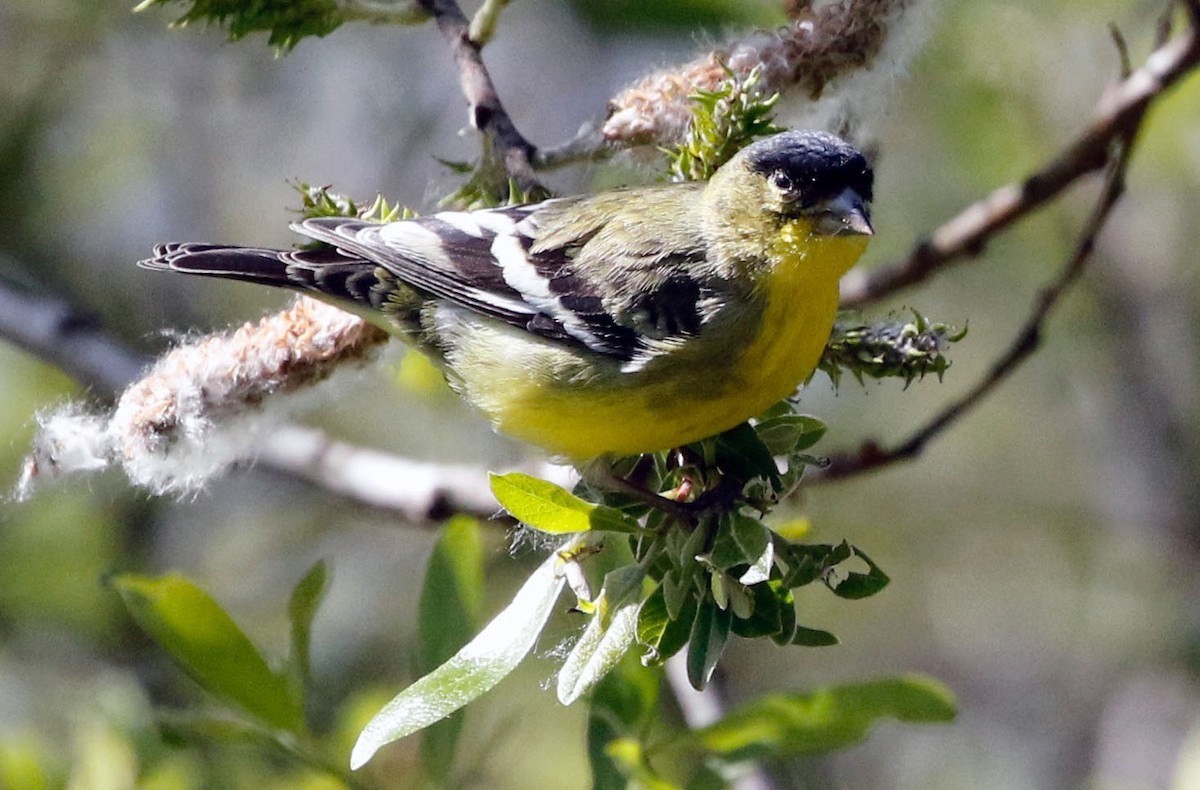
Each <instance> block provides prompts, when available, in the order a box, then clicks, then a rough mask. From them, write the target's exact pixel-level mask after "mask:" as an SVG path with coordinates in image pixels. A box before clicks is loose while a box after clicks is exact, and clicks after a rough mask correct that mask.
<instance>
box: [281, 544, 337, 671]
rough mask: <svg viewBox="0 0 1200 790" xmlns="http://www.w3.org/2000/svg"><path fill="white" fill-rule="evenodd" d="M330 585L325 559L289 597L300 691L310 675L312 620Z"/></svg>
mask: <svg viewBox="0 0 1200 790" xmlns="http://www.w3.org/2000/svg"><path fill="white" fill-rule="evenodd" d="M327 589H329V572H328V569H327V567H326V565H325V561H324V560H320V561H318V562H317V563H316V564H315V565H313V566H312V567H311V568H309V570H308V573H306V574H304V578H303V579H301V580H300V583H299V584H297V585H296V589H294V590H292V596H291V598H289V599H288V621H289V622H290V624H291V637H292V655H291V668H292V676H293V678H294V679H295V682H296V684H297V691H300V692H303V690H304V684H305V683H306V682H307V680H308V677H309V669H310V667H309V646H310V644H311V642H312V622H313V618H314V617H316V614H317V608H318V607H319V606H320V605H321V599H322V598H324V597H325V591H326V590H327Z"/></svg>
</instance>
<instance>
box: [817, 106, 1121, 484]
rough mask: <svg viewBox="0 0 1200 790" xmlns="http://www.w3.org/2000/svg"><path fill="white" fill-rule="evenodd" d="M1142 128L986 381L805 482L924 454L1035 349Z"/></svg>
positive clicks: (1087, 250)
mask: <svg viewBox="0 0 1200 790" xmlns="http://www.w3.org/2000/svg"><path fill="white" fill-rule="evenodd" d="M1139 122H1140V119H1139ZM1138 128H1139V126H1138V125H1134V126H1133V127H1131V128H1129V129H1127V130H1126V131H1125V132H1124V133H1123V136H1122V139H1121V140H1120V141H1119V142H1118V143H1114V146H1115V147H1117V149H1118V150H1117V152H1116V153H1115V154H1114V157H1115V158H1114V159H1113V160H1112V162H1111V164H1110V166H1109V170H1108V177H1107V178H1106V179H1105V183H1104V188H1103V190H1102V191H1101V193H1100V197H1099V198H1098V200H1097V202H1096V205H1095V206H1094V207H1093V209H1092V213H1091V216H1089V218H1088V221H1087V223H1086V224H1085V225H1084V227H1083V230H1082V231H1081V232H1080V235H1079V239H1078V240H1077V241H1076V243H1075V249H1074V252H1073V253H1072V255H1071V258H1070V259H1069V260H1068V262H1067V264H1066V266H1064V267H1063V269H1062V271H1061V272H1060V273H1059V276H1058V277H1057V278H1056V279H1055V280H1054V281H1053V282H1052V283H1050V284H1049V285H1048V286H1046V287H1045V288H1043V289H1042V291H1041V293H1039V294H1038V297H1037V301H1036V302H1035V304H1034V308H1033V311H1032V313H1031V314H1030V316H1029V317H1028V318H1027V319H1026V321H1025V325H1024V326H1023V327H1022V328H1021V331H1020V332H1019V333H1017V336H1016V337H1015V338H1014V339H1013V342H1012V343H1011V345H1010V346H1009V347H1008V350H1007V351H1005V353H1004V354H1003V355H1002V356H1001V357H1000V358H999V359H997V360H996V362H995V363H994V364H993V365H992V367H991V369H990V370H988V372H987V374H986V375H985V376H984V377H983V379H981V380H980V381H979V382H978V383H977V384H976V385H975V386H974V387H972V388H971V389H970V390H969V391H968V392H967V394H966V395H964V396H963V397H961V398H959V399H958V400H957V401H955V402H953V403H952V404H950V405H949V406H948V407H946V408H945V409H943V410H942V412H941V413H939V414H938V415H937V416H936V417H934V418H933V420H931V421H930V422H929V423H927V424H926V425H925V426H924V427H922V428H921V429H920V430H918V431H917V432H916V433H914V434H913V435H912V436H910V437H909V438H908V439H906V440H905V441H903V442H901V443H900V444H899V445H897V446H896V447H893V448H891V449H888V450H884V449H882V448H880V447H879V446H878V445H876V444H875V443H873V442H868V443H866V444H864V445H863V446H862V447H861V448H859V451H858V452H857V453H851V454H843V455H838V456H832V457H831V458H830V459H829V464H828V466H826V467H824V468H822V469H820V470H819V471H816V472H815V473H814V474H812V475H810V476H806V478H805V482H806V483H815V482H822V481H826V480H838V479H841V478H845V477H850V476H851V475H856V474H861V473H863V472H868V471H871V470H874V469H878V468H880V467H882V466H887V465H889V464H893V463H896V462H898V461H906V460H909V459H911V458H914V457H916V456H918V455H920V453H921V451H922V450H924V449H925V446H926V445H927V444H928V443H929V442H930V441H931V440H932V439H933V438H934V437H936V436H937V435H938V434H940V433H942V432H943V431H944V430H946V429H947V428H948V427H949V426H950V425H951V424H953V423H954V422H955V421H957V420H958V419H959V418H960V417H962V416H963V414H965V413H966V412H968V411H969V410H970V409H972V408H973V407H974V406H976V405H977V404H978V403H979V402H980V401H982V400H983V399H984V398H985V397H986V396H987V395H988V394H989V393H991V392H992V391H993V390H995V389H996V388H997V387H998V386H999V385H1000V384H1001V382H1003V381H1004V380H1005V379H1007V378H1008V377H1009V376H1010V375H1012V373H1013V371H1014V370H1016V369H1017V367H1018V366H1019V365H1020V364H1021V363H1022V362H1024V361H1025V360H1026V359H1027V358H1029V357H1030V356H1031V355H1032V354H1033V353H1034V351H1036V350H1037V348H1038V346H1039V345H1040V343H1041V340H1042V330H1043V328H1044V327H1045V324H1046V320H1047V319H1048V318H1049V316H1050V313H1051V311H1052V310H1053V309H1054V307H1055V306H1056V305H1057V304H1058V302H1059V301H1060V300H1061V299H1062V297H1063V295H1064V294H1065V293H1066V292H1067V290H1068V289H1069V288H1070V287H1071V285H1073V284H1074V283H1075V281H1076V280H1078V279H1079V276H1080V275H1081V274H1082V273H1083V270H1084V268H1085V266H1086V264H1087V261H1088V260H1089V259H1090V258H1091V255H1092V251H1093V250H1094V249H1095V245H1096V237H1097V236H1098V235H1099V234H1100V231H1101V230H1103V228H1104V225H1105V223H1106V221H1107V220H1108V218H1109V215H1110V214H1111V212H1112V209H1113V206H1115V205H1116V203H1117V201H1118V200H1119V199H1120V197H1121V195H1122V194H1123V193H1124V191H1125V173H1126V170H1127V169H1128V167H1129V158H1130V156H1131V154H1132V152H1133V139H1134V136H1135V135H1136V133H1137V130H1138Z"/></svg>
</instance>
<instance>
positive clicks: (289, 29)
mask: <svg viewBox="0 0 1200 790" xmlns="http://www.w3.org/2000/svg"><path fill="white" fill-rule="evenodd" d="M175 2H176V0H142V2H141V3H139V4H138V5H137V6H136V7H135V8H134V9H133V10H134V11H135V12H136V11H144V10H145V9H147V8H151V7H153V6H157V5H161V6H165V5H173V4H174V3H175ZM181 2H182V4H183V5H186V6H188V8H187V10H186V11H185V12H184V14H183V16H181V17H180V18H179V19H177V20H176V21H175V23H174V24H175V25H177V26H179V27H183V26H184V25H187V24H189V23H191V22H205V23H207V24H214V25H217V26H219V27H221V28H224V29H225V30H227V31H228V33H229V39H230V40H231V41H237V40H238V39H240V38H243V37H245V36H247V35H250V34H251V33H267V43H269V44H270V45H271V46H274V47H276V48H277V49H278V50H279V51H281V52H287V51H289V50H291V49H293V48H294V47H295V46H296V45H297V44H299V43H300V42H301V41H302V40H303V39H305V38H308V37H309V36H317V37H323V36H327V35H329V34H330V33H332V32H333V31H335V30H337V29H338V28H339V27H341V25H342V23H343V22H347V21H350V20H353V19H362V20H367V21H371V22H377V23H385V22H386V23H393V24H400V25H414V24H417V23H419V22H422V21H424V20H425V19H427V18H428V14H427V13H426V12H425V11H424V10H423V9H422V8H421V7H420V6H419V5H418V4H417V3H407V2H395V3H346V4H339V3H338V2H335V0H254V2H242V1H241V0H181Z"/></svg>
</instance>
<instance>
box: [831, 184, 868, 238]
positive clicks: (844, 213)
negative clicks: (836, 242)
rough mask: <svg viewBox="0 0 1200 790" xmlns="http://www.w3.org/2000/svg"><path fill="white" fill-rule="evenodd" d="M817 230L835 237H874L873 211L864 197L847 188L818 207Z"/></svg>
mask: <svg viewBox="0 0 1200 790" xmlns="http://www.w3.org/2000/svg"><path fill="white" fill-rule="evenodd" d="M816 210H817V230H818V231H820V232H821V233H828V234H830V235H833V236H874V235H875V229H874V228H873V227H871V209H870V208H868V207H867V203H866V201H865V200H863V199H862V195H860V194H858V192H856V191H855V190H853V189H850V188H849V187H847V188H846V189H843V190H842V191H841V193H840V194H839V195H838V196H837V197H834V198H830V199H829V200H826V201H822V202H821V203H818V204H817V206H816Z"/></svg>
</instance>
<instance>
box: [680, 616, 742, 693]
mask: <svg viewBox="0 0 1200 790" xmlns="http://www.w3.org/2000/svg"><path fill="white" fill-rule="evenodd" d="M732 619H733V615H732V613H731V612H729V611H727V610H723V609H719V608H717V605H716V604H714V603H713V602H712V601H711V600H709V599H706V600H704V601H702V602H701V603H700V608H699V609H698V611H697V612H696V619H695V621H693V623H692V633H691V638H690V639H689V640H688V653H687V676H688V682H690V683H691V684H692V688H694V689H696V690H697V691H703V690H704V687H705V686H707V685H708V681H709V680H711V679H712V673H713V670H714V669H716V668H717V662H718V661H720V660H721V654H722V653H723V652H725V642H726V640H727V639H728V637H729V626H730V621H731V620H732Z"/></svg>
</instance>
